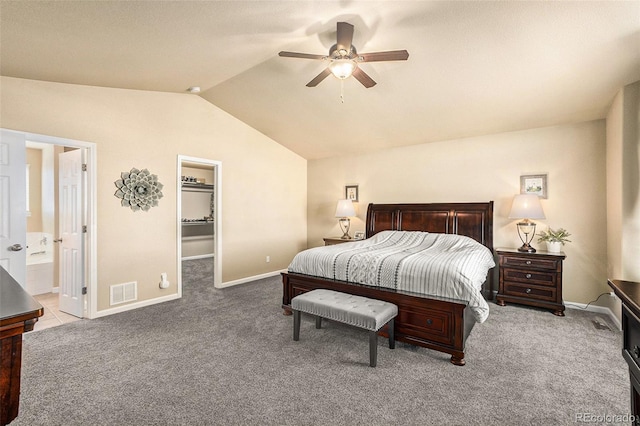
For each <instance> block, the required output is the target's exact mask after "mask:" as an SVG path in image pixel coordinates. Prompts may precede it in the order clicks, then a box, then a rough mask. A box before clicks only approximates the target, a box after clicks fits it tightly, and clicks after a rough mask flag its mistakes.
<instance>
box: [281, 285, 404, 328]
mask: <svg viewBox="0 0 640 426" xmlns="http://www.w3.org/2000/svg"><path fill="white" fill-rule="evenodd" d="M291 308H292V309H295V310H296V311H301V312H306V313H308V314H312V315H317V316H320V317H322V318H327V319H330V320H334V321H338V322H342V323H345V324H350V325H353V326H356V327H360V328H364V329H367V330H370V331H377V330H379V329H380V328H381V327H382V326H383V325H385V324H386V323H387V322H389V320H391V319H392V318H395V317H396V315H398V307H397V306H396V305H394V304H393V303H388V302H383V301H381V300H375V299H368V298H366V297H362V296H354V295H353V294H346V293H340V292H337V291H333V290H325V289H318V290H312V291H309V292H307V293H303V294H300V295H298V296H296V297H294V298H293V299H291Z"/></svg>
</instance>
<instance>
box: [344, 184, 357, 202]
mask: <svg viewBox="0 0 640 426" xmlns="http://www.w3.org/2000/svg"><path fill="white" fill-rule="evenodd" d="M344 198H346V199H347V200H351V201H353V202H354V203H357V202H358V185H347V186H345V187H344Z"/></svg>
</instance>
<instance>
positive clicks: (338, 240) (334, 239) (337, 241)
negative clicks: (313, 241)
mask: <svg viewBox="0 0 640 426" xmlns="http://www.w3.org/2000/svg"><path fill="white" fill-rule="evenodd" d="M323 240H324V245H325V246H332V245H334V244H342V243H352V242H354V241H360V240H356V239H355V238H351V239H350V240H347V239H344V240H343V239H342V238H340V237H327V238H323Z"/></svg>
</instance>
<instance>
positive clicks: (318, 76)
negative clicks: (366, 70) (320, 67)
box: [307, 68, 375, 87]
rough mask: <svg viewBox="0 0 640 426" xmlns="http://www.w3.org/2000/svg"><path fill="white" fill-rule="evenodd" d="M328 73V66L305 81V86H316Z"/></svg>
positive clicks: (329, 72)
mask: <svg viewBox="0 0 640 426" xmlns="http://www.w3.org/2000/svg"><path fill="white" fill-rule="evenodd" d="M329 74H331V70H330V69H329V68H325V69H324V71H322V72H321V73H320V74H318V75H317V76H316V77H315V78H314V79H313V80H311V81H310V82H308V83H307V87H316V86H317V85H318V84H319V83H320V82H321V81H322V80H324V79H325V78H327V77H328V76H329ZM374 84H375V83H374Z"/></svg>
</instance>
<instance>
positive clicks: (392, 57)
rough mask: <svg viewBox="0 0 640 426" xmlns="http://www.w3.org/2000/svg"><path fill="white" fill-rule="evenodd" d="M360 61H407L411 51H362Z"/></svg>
mask: <svg viewBox="0 0 640 426" xmlns="http://www.w3.org/2000/svg"><path fill="white" fill-rule="evenodd" d="M358 56H360V57H361V58H362V59H360V62H380V61H406V60H407V58H409V52H407V51H406V50H390V51H388V52H373V53H360V54H359V55H358Z"/></svg>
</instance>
